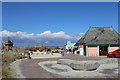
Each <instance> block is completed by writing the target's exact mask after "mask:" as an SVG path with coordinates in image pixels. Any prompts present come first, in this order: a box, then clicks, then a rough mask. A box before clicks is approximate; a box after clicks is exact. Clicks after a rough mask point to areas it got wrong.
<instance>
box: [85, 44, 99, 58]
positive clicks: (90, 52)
mask: <svg viewBox="0 0 120 80" xmlns="http://www.w3.org/2000/svg"><path fill="white" fill-rule="evenodd" d="M86 56H99V52H98V47H97V46H96V45H95V46H88V49H87V54H86Z"/></svg>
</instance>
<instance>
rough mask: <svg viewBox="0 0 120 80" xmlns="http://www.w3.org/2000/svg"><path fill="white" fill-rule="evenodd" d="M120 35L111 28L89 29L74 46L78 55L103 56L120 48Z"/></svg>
mask: <svg viewBox="0 0 120 80" xmlns="http://www.w3.org/2000/svg"><path fill="white" fill-rule="evenodd" d="M119 42H120V34H118V33H117V32H116V31H115V30H114V29H113V28H112V27H90V28H89V30H88V31H87V32H86V33H85V34H84V35H83V36H82V37H81V38H80V40H79V41H78V42H77V43H76V44H75V46H78V47H79V50H80V55H85V56H105V55H107V54H108V53H109V52H112V51H114V50H116V49H119V48H120V43H119Z"/></svg>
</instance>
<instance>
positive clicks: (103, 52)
mask: <svg viewBox="0 0 120 80" xmlns="http://www.w3.org/2000/svg"><path fill="white" fill-rule="evenodd" d="M107 54H108V46H99V55H100V56H106V55H107Z"/></svg>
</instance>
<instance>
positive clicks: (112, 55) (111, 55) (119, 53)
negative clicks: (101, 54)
mask: <svg viewBox="0 0 120 80" xmlns="http://www.w3.org/2000/svg"><path fill="white" fill-rule="evenodd" d="M107 57H109V58H119V57H120V49H117V50H115V51H113V52H109V53H108V54H107Z"/></svg>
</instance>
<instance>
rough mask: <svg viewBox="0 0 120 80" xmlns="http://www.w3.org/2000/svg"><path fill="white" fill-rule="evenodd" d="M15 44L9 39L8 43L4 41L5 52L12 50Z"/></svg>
mask: <svg viewBox="0 0 120 80" xmlns="http://www.w3.org/2000/svg"><path fill="white" fill-rule="evenodd" d="M12 47H13V42H12V41H10V40H9V39H8V41H4V50H12Z"/></svg>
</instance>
